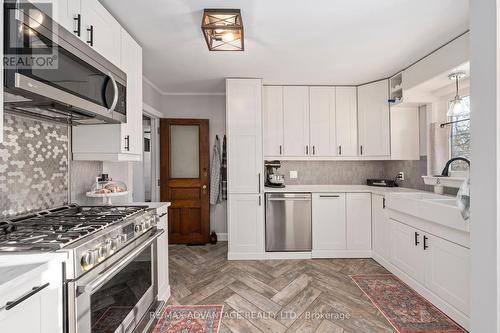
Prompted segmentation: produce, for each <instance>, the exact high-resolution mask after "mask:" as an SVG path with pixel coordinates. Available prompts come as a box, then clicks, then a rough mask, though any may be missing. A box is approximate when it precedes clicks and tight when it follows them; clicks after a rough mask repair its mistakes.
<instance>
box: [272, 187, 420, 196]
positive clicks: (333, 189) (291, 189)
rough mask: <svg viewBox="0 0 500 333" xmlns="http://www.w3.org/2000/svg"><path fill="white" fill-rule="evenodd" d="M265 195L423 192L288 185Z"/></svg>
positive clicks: (379, 188)
mask: <svg viewBox="0 0 500 333" xmlns="http://www.w3.org/2000/svg"><path fill="white" fill-rule="evenodd" d="M264 192H265V193H276V192H278V193H286V192H308V193H309V192H310V193H326V192H329V193H330V192H331V193H336V192H339V193H342V192H345V193H356V192H358V193H359V192H361V193H373V194H379V195H386V194H388V193H398V192H423V191H420V190H415V189H411V188H404V187H376V186H368V185H287V186H286V187H284V188H272V187H264Z"/></svg>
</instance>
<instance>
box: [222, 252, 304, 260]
mask: <svg viewBox="0 0 500 333" xmlns="http://www.w3.org/2000/svg"><path fill="white" fill-rule="evenodd" d="M227 259H228V260H297V259H311V252H253V253H233V252H229V253H228V254H227Z"/></svg>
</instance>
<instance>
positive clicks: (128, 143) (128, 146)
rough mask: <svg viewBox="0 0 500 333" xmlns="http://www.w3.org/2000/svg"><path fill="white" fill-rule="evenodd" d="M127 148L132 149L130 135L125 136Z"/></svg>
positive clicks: (127, 149)
mask: <svg viewBox="0 0 500 333" xmlns="http://www.w3.org/2000/svg"><path fill="white" fill-rule="evenodd" d="M125 150H126V151H130V135H126V136H125Z"/></svg>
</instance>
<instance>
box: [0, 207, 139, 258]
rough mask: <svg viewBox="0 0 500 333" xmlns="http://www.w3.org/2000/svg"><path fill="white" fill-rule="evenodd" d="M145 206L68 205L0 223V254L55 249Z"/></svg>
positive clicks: (114, 222)
mask: <svg viewBox="0 0 500 333" xmlns="http://www.w3.org/2000/svg"><path fill="white" fill-rule="evenodd" d="M146 208H147V207H146V206H113V207H108V206H75V205H72V206H67V207H62V208H58V209H54V210H49V211H43V212H40V213H38V214H34V215H29V216H24V217H19V218H15V219H12V220H11V221H7V222H2V223H0V251H29V250H37V251H38V250H57V249H61V248H63V247H65V246H66V245H68V244H70V243H73V242H74V241H76V240H78V239H81V238H82V237H85V236H87V235H90V234H92V233H94V232H97V231H99V230H102V229H105V228H107V227H109V226H111V225H114V224H116V223H119V222H121V221H123V220H124V219H126V218H128V217H130V216H132V215H134V214H136V213H138V212H141V211H144V210H145V209H146Z"/></svg>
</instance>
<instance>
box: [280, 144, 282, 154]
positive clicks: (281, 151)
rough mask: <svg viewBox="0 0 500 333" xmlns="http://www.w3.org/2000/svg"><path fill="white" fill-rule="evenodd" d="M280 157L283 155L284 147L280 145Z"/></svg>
mask: <svg viewBox="0 0 500 333" xmlns="http://www.w3.org/2000/svg"><path fill="white" fill-rule="evenodd" d="M280 155H283V147H282V146H281V145H280Z"/></svg>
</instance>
